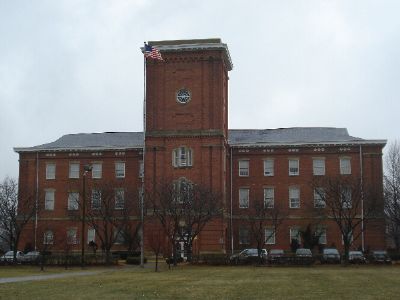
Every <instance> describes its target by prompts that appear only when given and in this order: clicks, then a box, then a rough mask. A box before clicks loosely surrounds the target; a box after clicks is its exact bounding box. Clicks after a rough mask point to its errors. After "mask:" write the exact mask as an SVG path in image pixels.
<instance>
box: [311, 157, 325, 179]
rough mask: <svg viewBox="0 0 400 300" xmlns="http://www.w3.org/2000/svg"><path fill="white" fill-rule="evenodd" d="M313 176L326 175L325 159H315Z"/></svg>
mask: <svg viewBox="0 0 400 300" xmlns="http://www.w3.org/2000/svg"><path fill="white" fill-rule="evenodd" d="M313 175H314V176H323V175H325V158H323V157H316V158H313Z"/></svg>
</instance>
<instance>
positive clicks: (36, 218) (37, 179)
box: [34, 152, 39, 251]
mask: <svg viewBox="0 0 400 300" xmlns="http://www.w3.org/2000/svg"><path fill="white" fill-rule="evenodd" d="M38 206H39V152H36V196H35V229H34V231H35V232H34V239H35V240H34V244H35V251H36V250H37V227H38Z"/></svg>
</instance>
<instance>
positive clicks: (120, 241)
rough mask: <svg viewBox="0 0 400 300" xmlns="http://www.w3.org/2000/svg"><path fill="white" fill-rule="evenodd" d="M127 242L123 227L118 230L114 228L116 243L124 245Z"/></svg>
mask: <svg viewBox="0 0 400 300" xmlns="http://www.w3.org/2000/svg"><path fill="white" fill-rule="evenodd" d="M124 243H125V236H124V232H123V231H122V229H120V230H117V229H114V244H115V245H122V244H124Z"/></svg>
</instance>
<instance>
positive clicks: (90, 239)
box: [87, 228, 96, 244]
mask: <svg viewBox="0 0 400 300" xmlns="http://www.w3.org/2000/svg"><path fill="white" fill-rule="evenodd" d="M95 240H96V230H95V229H94V228H89V229H88V232H87V243H88V244H89V243H90V242H95Z"/></svg>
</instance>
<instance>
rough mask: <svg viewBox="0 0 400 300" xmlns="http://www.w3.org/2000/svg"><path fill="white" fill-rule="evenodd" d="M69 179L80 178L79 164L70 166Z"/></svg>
mask: <svg viewBox="0 0 400 300" xmlns="http://www.w3.org/2000/svg"><path fill="white" fill-rule="evenodd" d="M69 178H79V163H70V164H69Z"/></svg>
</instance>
